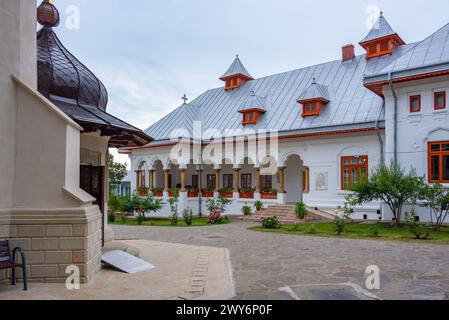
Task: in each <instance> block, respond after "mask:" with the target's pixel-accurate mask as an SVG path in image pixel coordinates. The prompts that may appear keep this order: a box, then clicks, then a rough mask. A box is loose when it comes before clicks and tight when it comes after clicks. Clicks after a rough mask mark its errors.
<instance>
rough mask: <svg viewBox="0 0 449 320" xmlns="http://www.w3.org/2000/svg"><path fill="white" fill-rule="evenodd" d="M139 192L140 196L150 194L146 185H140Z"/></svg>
mask: <svg viewBox="0 0 449 320" xmlns="http://www.w3.org/2000/svg"><path fill="white" fill-rule="evenodd" d="M137 193H138V194H139V196H141V197H146V196H147V195H148V188H145V187H139V188H137Z"/></svg>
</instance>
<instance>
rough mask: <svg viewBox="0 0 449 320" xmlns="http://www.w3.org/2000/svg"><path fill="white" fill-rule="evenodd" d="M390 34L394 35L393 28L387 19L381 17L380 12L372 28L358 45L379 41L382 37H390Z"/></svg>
mask: <svg viewBox="0 0 449 320" xmlns="http://www.w3.org/2000/svg"><path fill="white" fill-rule="evenodd" d="M392 34H396V32H395V31H394V30H393V28H392V27H391V26H390V24H389V23H388V21H387V19H385V17H384V16H383V14H382V12H381V14H380V17H379V19H377V21H376V23H375V24H374V26H373V28H372V29H371V30H370V32H369V33H368V35H367V36H366V37H365V39H363V40H362V41H360V43H364V42H368V41H371V40H375V39H379V38H382V37H386V36H390V35H392Z"/></svg>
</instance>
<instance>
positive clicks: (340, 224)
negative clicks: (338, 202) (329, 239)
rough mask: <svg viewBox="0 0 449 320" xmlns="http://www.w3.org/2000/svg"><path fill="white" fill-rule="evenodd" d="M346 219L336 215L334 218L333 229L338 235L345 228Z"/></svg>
mask: <svg viewBox="0 0 449 320" xmlns="http://www.w3.org/2000/svg"><path fill="white" fill-rule="evenodd" d="M346 223H347V220H346V219H345V218H341V217H336V218H335V219H334V230H335V233H336V234H337V235H338V236H341V235H342V234H343V232H345V229H346Z"/></svg>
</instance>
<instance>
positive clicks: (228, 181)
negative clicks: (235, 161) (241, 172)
mask: <svg viewBox="0 0 449 320" xmlns="http://www.w3.org/2000/svg"><path fill="white" fill-rule="evenodd" d="M233 186H234V176H233V175H232V174H224V175H223V188H226V189H231V188H233Z"/></svg>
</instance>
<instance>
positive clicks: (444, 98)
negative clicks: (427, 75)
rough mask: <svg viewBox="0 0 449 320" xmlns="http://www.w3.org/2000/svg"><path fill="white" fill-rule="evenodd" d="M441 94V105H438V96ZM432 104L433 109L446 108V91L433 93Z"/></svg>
mask: <svg viewBox="0 0 449 320" xmlns="http://www.w3.org/2000/svg"><path fill="white" fill-rule="evenodd" d="M440 95H442V96H443V106H438V96H440ZM433 106H434V109H435V110H445V109H446V91H439V92H435V93H434V94H433Z"/></svg>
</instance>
